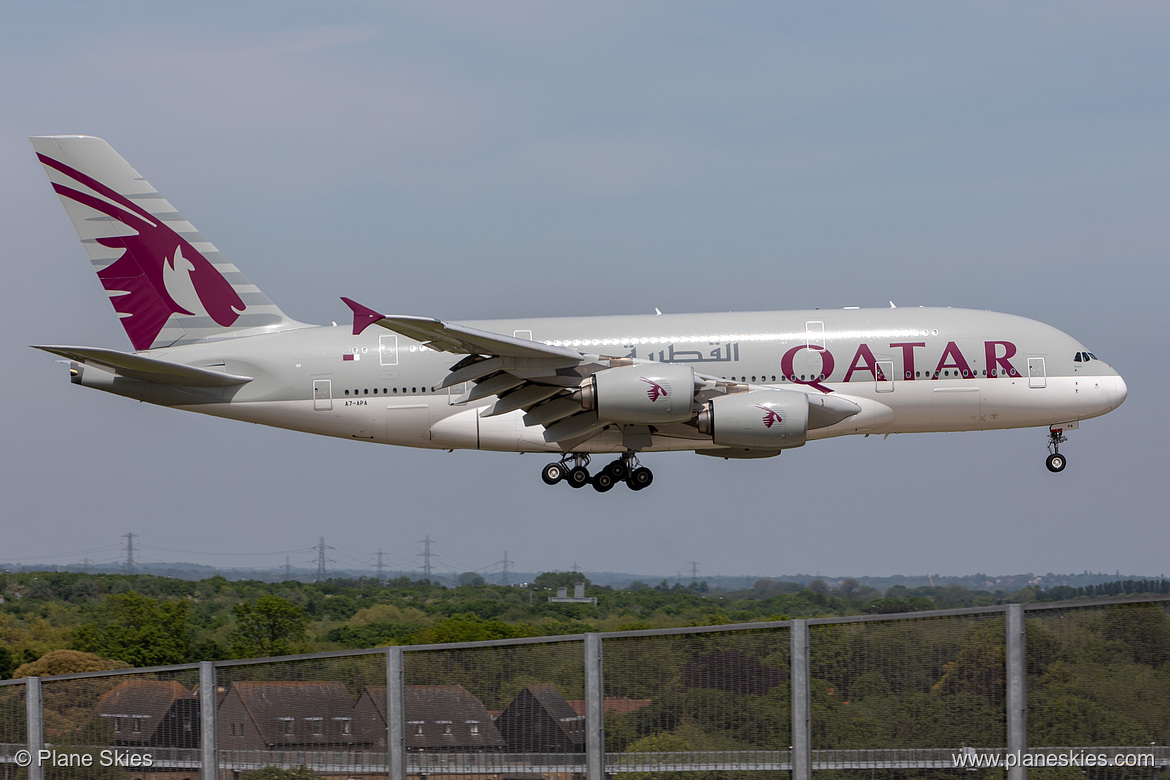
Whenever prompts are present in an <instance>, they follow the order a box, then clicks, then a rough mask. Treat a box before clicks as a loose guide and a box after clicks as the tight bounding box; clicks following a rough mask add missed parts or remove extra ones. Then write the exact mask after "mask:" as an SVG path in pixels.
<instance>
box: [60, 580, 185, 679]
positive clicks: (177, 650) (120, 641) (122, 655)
mask: <svg viewBox="0 0 1170 780" xmlns="http://www.w3.org/2000/svg"><path fill="white" fill-rule="evenodd" d="M73 647H74V649H76V650H82V651H85V652H90V653H96V654H97V655H100V656H103V657H105V658H118V659H120V660H122V661H125V662H127V663H128V664H130V665H131V666H164V665H166V664H181V663H186V662H187V661H188V660H190V655H191V626H190V620H189V607H188V605H187V602H186V601H161V602H160V601H156V600H155V599H152V598H150V597H149V596H142V595H139V594H138V593H123V594H116V595H112V596H106V599H105V603H104V605H103V608H102V611H101V612H100V613H99V614H98V616H97V619H96V620H94V621H93V622H89V623H83V624H81V625H80V626H78V627H77V628H76V629H75V630H74V631H73Z"/></svg>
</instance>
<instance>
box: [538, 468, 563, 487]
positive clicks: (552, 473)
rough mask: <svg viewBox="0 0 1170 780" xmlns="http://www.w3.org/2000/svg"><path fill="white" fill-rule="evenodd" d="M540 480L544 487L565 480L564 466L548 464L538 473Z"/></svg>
mask: <svg viewBox="0 0 1170 780" xmlns="http://www.w3.org/2000/svg"><path fill="white" fill-rule="evenodd" d="M540 478H541V479H543V480H544V484H546V485H555V484H557V483H558V482H560V481H561V480H562V479H564V478H565V464H563V463H550V464H548V465H547V466H545V467H544V469H542V470H541V472H540Z"/></svg>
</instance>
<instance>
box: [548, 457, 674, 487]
mask: <svg viewBox="0 0 1170 780" xmlns="http://www.w3.org/2000/svg"><path fill="white" fill-rule="evenodd" d="M570 461H571V465H570ZM588 467H589V455H587V454H585V453H583V452H574V453H572V454H566V455H565V457H564V458H562V459H561V460H559V461H557V462H556V463H550V464H548V465H547V466H545V467H544V469H542V470H541V472H540V477H541V479H543V480H544V483H545V484H546V485H555V484H557V483H558V482H567V483H568V485H569V487H572V488H582V487H585V486H586V485H593V489H594V490H596V491H597V492H598V493H605V492H606V491H608V490H611V489H613V486H614V485H616V484H617V483H619V482H625V483H626V485H627V486H628V487H629V488H630V490H641V489H643V488H647V487H650V483H651V482H653V481H654V472H652V471H650V469H648V468H646V467H645V466H643V465H641V464H640V463H638V458H637V456H636V455H635V454H634V453H633V452H626V453H624V454H623V455H622V456H621V457H620V458H618V459H617V460H615V461H613V462H612V463H608V464H606V466H605V467H604V468H602V469H601V471H599V472H597V473H596V474H594V475H593V476H590V475H589V468H588Z"/></svg>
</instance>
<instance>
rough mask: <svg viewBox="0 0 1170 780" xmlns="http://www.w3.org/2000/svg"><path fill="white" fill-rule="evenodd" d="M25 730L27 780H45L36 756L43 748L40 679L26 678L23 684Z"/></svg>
mask: <svg viewBox="0 0 1170 780" xmlns="http://www.w3.org/2000/svg"><path fill="white" fill-rule="evenodd" d="M24 706H25V729H26V730H27V732H28V751H29V753H31V754H32V763H30V764H29V765H28V780H45V768H44V767H43V766H41V762H40V760H38V758H37V756H38V755H39V754H40V752H41V751H42V750H44V748H45V716H44V708H43V707H42V706H41V678H40V677H26V678H25V683H24Z"/></svg>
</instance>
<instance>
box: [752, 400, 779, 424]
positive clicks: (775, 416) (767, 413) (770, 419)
mask: <svg viewBox="0 0 1170 780" xmlns="http://www.w3.org/2000/svg"><path fill="white" fill-rule="evenodd" d="M756 408H757V409H763V410H764V427H765V428H771V427H772V426H773V425H775V424H776V423H782V422H784V420H783V418H781V417H780V415H779V413H777V412H776V411H775V410H774V409H769V408H768V407H766V406H763V405H761V404H756Z"/></svg>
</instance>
